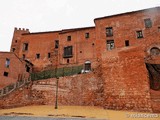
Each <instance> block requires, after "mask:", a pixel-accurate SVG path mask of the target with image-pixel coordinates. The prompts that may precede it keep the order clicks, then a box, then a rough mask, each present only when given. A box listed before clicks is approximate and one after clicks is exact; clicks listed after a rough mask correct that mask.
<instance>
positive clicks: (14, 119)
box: [0, 116, 98, 120]
mask: <svg viewBox="0 0 160 120" xmlns="http://www.w3.org/2000/svg"><path fill="white" fill-rule="evenodd" d="M0 120H98V119H89V118H49V117H22V116H0Z"/></svg>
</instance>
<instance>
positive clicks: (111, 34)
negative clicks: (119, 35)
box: [106, 27, 113, 37]
mask: <svg viewBox="0 0 160 120" xmlns="http://www.w3.org/2000/svg"><path fill="white" fill-rule="evenodd" d="M106 36H107V37H111V36H113V28H112V27H107V28H106Z"/></svg>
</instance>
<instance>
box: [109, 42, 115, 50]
mask: <svg viewBox="0 0 160 120" xmlns="http://www.w3.org/2000/svg"><path fill="white" fill-rule="evenodd" d="M112 49H114V40H107V50H112Z"/></svg>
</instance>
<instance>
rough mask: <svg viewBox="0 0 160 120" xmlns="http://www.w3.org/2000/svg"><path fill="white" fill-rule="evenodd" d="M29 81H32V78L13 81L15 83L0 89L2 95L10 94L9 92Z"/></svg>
mask: <svg viewBox="0 0 160 120" xmlns="http://www.w3.org/2000/svg"><path fill="white" fill-rule="evenodd" d="M29 82H30V78H26V79H23V80H19V81H17V82H16V83H13V84H10V85H8V86H6V87H4V88H3V89H1V90H0V97H3V96H5V95H8V94H9V93H11V92H12V91H14V90H15V89H17V88H20V87H22V86H23V85H25V84H27V83H29Z"/></svg>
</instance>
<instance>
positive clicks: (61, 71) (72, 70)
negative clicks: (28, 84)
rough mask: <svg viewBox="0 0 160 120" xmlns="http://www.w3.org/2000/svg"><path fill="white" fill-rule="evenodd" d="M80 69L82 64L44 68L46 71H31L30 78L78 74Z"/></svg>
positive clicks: (38, 78) (39, 78)
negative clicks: (50, 68)
mask: <svg viewBox="0 0 160 120" xmlns="http://www.w3.org/2000/svg"><path fill="white" fill-rule="evenodd" d="M82 69H83V65H81V66H72V67H63V68H57V69H52V70H46V71H42V72H37V73H31V80H33V81H35V80H41V79H48V78H56V77H63V76H71V75H75V74H80V73H81V71H82Z"/></svg>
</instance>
